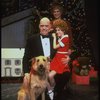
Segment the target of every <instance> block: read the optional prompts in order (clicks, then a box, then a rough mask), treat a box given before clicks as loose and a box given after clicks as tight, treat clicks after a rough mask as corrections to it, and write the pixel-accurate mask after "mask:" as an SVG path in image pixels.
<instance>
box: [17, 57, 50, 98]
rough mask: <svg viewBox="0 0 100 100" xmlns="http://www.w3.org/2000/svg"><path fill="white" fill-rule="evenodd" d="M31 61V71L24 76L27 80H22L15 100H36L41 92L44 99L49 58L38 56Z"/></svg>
mask: <svg viewBox="0 0 100 100" xmlns="http://www.w3.org/2000/svg"><path fill="white" fill-rule="evenodd" d="M31 61H32V67H31V71H30V73H29V74H27V76H26V77H24V80H27V81H25V82H23V85H22V87H21V89H20V90H19V91H18V98H17V100H36V99H37V97H38V96H39V95H40V94H42V100H45V96H44V91H45V89H46V87H47V82H48V74H49V60H48V58H47V57H44V56H38V57H35V58H33V59H31ZM25 78H26V79H25Z"/></svg>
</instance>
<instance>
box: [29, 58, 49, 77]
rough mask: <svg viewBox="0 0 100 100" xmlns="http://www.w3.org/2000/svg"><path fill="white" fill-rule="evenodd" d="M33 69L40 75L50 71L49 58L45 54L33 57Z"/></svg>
mask: <svg viewBox="0 0 100 100" xmlns="http://www.w3.org/2000/svg"><path fill="white" fill-rule="evenodd" d="M31 61H32V70H33V71H34V72H35V73H37V74H38V75H40V76H43V75H44V74H46V73H48V72H49V63H50V62H49V58H48V57H45V56H38V57H35V58H32V59H31Z"/></svg>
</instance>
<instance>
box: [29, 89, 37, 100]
mask: <svg viewBox="0 0 100 100" xmlns="http://www.w3.org/2000/svg"><path fill="white" fill-rule="evenodd" d="M30 100H36V96H35V92H34V90H33V89H30Z"/></svg>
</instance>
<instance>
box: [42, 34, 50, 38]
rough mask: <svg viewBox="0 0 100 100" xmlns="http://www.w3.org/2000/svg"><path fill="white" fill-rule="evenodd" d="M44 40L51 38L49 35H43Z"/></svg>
mask: <svg viewBox="0 0 100 100" xmlns="http://www.w3.org/2000/svg"><path fill="white" fill-rule="evenodd" d="M41 36H42V38H49V35H41Z"/></svg>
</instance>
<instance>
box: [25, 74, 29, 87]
mask: <svg viewBox="0 0 100 100" xmlns="http://www.w3.org/2000/svg"><path fill="white" fill-rule="evenodd" d="M29 75H30V74H29V73H25V74H24V80H23V83H24V85H25V87H27V86H28V83H29V78H30V77H29Z"/></svg>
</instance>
